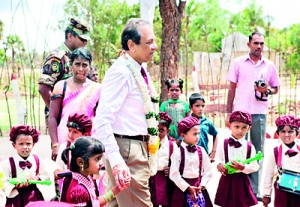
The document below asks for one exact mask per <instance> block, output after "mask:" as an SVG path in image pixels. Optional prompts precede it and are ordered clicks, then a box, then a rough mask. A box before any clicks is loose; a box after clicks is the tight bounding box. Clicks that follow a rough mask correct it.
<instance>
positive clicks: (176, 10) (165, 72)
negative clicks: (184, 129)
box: [159, 0, 186, 102]
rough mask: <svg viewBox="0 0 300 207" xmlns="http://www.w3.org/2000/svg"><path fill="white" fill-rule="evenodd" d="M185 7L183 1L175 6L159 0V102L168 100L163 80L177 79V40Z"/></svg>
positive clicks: (174, 3)
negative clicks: (160, 39)
mask: <svg viewBox="0 0 300 207" xmlns="http://www.w3.org/2000/svg"><path fill="white" fill-rule="evenodd" d="M185 5H186V2H185V1H179V5H178V6H177V5H176V0H159V11H160V15H161V18H162V44H161V52H160V65H159V66H160V71H161V95H160V101H161V102H162V101H165V100H167V98H168V91H167V87H166V85H165V80H167V79H174V78H178V62H179V59H180V57H179V39H180V33H181V23H182V18H183V13H184V10H185Z"/></svg>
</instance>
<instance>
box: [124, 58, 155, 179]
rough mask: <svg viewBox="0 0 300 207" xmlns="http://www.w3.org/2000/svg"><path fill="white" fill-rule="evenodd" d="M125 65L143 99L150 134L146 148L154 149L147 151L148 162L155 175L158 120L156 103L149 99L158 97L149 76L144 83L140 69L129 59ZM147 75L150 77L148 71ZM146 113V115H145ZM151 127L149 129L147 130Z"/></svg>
mask: <svg viewBox="0 0 300 207" xmlns="http://www.w3.org/2000/svg"><path fill="white" fill-rule="evenodd" d="M127 67H128V68H129V69H130V71H131V72H132V73H133V77H134V78H135V80H136V83H137V85H138V87H139V90H140V92H141V94H142V97H143V101H144V109H145V113H146V114H145V116H146V121H147V126H148V133H149V135H150V139H149V143H148V148H149V147H150V146H149V145H151V146H152V147H150V148H151V149H153V146H154V150H151V151H150V153H149V164H150V174H151V175H155V174H156V172H157V156H158V153H157V149H156V148H155V146H158V145H159V137H158V136H157V135H158V130H157V125H158V122H157V120H156V117H157V116H158V108H159V107H158V103H153V102H152V101H151V98H152V99H154V100H157V99H158V94H157V92H156V90H155V87H154V84H153V81H152V80H151V79H150V78H149V79H148V84H149V85H147V84H146V82H145V80H144V78H143V76H142V74H141V69H140V68H137V67H135V66H134V65H133V63H132V62H131V61H130V60H127ZM146 73H147V77H150V76H149V74H148V72H146ZM149 114H154V115H155V116H154V117H153V116H152V117H148V116H149ZM147 115H148V116H147ZM149 129H151V130H149ZM157 148H158V147H157ZM155 149H156V150H155Z"/></svg>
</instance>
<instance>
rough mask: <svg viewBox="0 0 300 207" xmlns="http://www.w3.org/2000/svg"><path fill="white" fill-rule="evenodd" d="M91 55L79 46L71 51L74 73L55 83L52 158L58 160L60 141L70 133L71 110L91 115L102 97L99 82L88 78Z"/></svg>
mask: <svg viewBox="0 0 300 207" xmlns="http://www.w3.org/2000/svg"><path fill="white" fill-rule="evenodd" d="M91 62H92V55H91V53H90V51H89V50H88V49H87V48H84V47H82V48H77V49H76V50H74V51H73V52H72V53H71V56H70V65H71V66H70V67H71V69H72V72H73V76H71V77H70V78H68V79H65V80H61V81H59V82H57V83H56V84H55V86H54V89H53V92H52V95H51V101H50V115H49V134H50V138H51V147H52V157H51V158H52V160H56V156H57V153H58V149H59V146H60V144H61V143H63V142H65V141H66V139H67V137H68V127H67V126H66V124H67V120H68V117H69V115H70V114H72V113H75V112H77V113H83V114H85V115H87V116H89V117H90V118H91V119H93V117H94V116H95V108H96V106H97V103H98V101H99V98H100V84H99V83H96V82H93V81H91V80H89V79H88V78H87V75H88V72H89V70H90V67H91Z"/></svg>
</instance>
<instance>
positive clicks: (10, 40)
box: [4, 35, 25, 74]
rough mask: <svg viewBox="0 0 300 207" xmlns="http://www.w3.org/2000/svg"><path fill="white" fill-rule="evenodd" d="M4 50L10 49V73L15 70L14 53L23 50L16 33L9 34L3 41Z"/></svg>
mask: <svg viewBox="0 0 300 207" xmlns="http://www.w3.org/2000/svg"><path fill="white" fill-rule="evenodd" d="M4 45H5V50H11V69H12V73H14V74H15V72H16V62H15V60H16V54H18V53H22V52H24V51H25V49H24V44H23V42H22V40H21V38H20V37H19V36H18V35H9V36H7V37H6V41H5V42H4Z"/></svg>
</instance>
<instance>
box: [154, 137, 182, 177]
mask: <svg viewBox="0 0 300 207" xmlns="http://www.w3.org/2000/svg"><path fill="white" fill-rule="evenodd" d="M177 148H178V147H177V144H176V143H175V142H173V152H174V151H175V150H176V149H177ZM169 156H170V142H169V140H168V136H165V137H164V138H163V139H161V140H160V148H159V149H158V158H157V163H158V166H157V170H158V171H162V170H164V168H165V167H166V166H168V165H169Z"/></svg>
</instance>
